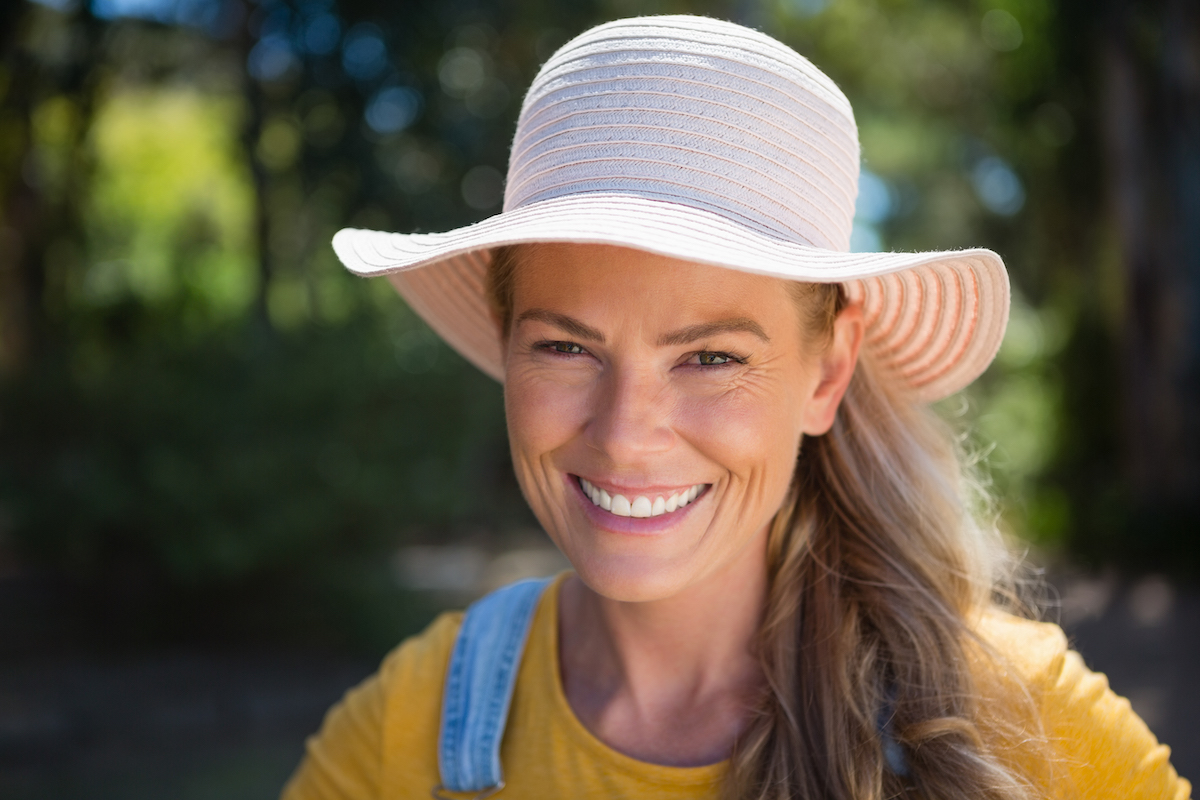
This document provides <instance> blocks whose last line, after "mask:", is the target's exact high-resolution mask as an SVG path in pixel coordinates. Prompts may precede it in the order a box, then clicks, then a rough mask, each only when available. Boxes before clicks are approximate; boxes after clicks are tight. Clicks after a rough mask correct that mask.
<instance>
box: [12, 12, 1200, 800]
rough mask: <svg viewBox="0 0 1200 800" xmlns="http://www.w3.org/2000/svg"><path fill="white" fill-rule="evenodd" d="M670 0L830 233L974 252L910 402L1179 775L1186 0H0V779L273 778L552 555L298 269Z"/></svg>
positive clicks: (1199, 729)
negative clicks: (953, 370) (970, 315)
mask: <svg viewBox="0 0 1200 800" xmlns="http://www.w3.org/2000/svg"><path fill="white" fill-rule="evenodd" d="M674 12H691V13H706V14H712V15H715V16H720V17H724V18H729V19H734V20H737V21H740V22H743V23H745V24H748V25H752V26H754V27H758V28H760V29H762V30H765V31H767V32H768V33H771V34H772V35H774V36H776V37H778V38H780V39H782V40H783V41H785V42H787V43H788V44H790V45H791V46H793V47H795V48H796V49H797V50H799V51H800V52H801V53H803V54H805V55H807V56H809V57H810V58H811V59H812V60H813V61H814V62H815V63H816V64H818V65H819V66H820V67H821V68H822V69H823V70H825V71H826V72H827V73H828V74H829V75H830V76H831V77H833V78H834V79H835V80H836V81H837V82H838V84H839V85H840V86H841V87H842V88H843V89H844V90H845V92H846V93H847V95H848V96H849V97H850V99H851V101H852V102H853V104H854V107H855V110H856V114H857V115H858V122H859V127H860V135H861V139H862V142H863V159H864V160H863V169H864V172H863V179H862V183H861V192H860V199H859V204H858V216H857V220H856V226H855V234H854V246H855V247H856V249H862V250H874V249H901V250H909V249H935V248H936V249H940V248H947V247H961V246H975V245H982V246H987V247H991V248H993V249H995V250H997V251H998V252H1000V253H1001V254H1002V255H1003V256H1004V258H1005V260H1006V263H1007V264H1008V266H1009V269H1010V272H1011V274H1012V278H1013V282H1014V291H1015V297H1014V306H1013V314H1012V321H1011V324H1010V327H1009V331H1008V334H1007V336H1006V339H1005V343H1004V346H1003V348H1002V350H1001V353H1000V355H999V357H998V358H997V360H996V363H995V364H994V365H993V367H992V368H991V369H989V371H988V372H987V373H986V374H985V375H984V377H983V378H982V379H981V380H980V381H978V382H977V383H976V384H975V385H974V386H973V387H971V389H969V390H968V391H967V392H964V393H963V394H962V395H961V396H959V397H956V398H952V399H951V400H949V401H946V402H945V403H943V404H942V406H941V410H942V411H944V413H945V414H946V415H948V416H949V417H951V418H953V419H954V420H955V421H956V423H957V424H959V425H961V427H962V429H963V431H964V432H965V434H966V435H967V436H968V437H969V441H970V443H971V447H972V448H973V449H974V450H975V451H976V452H977V453H978V454H979V457H980V459H981V464H982V466H983V469H984V473H985V475H986V476H987V477H988V479H989V480H990V482H991V489H992V491H993V493H994V495H995V497H996V501H997V513H998V514H999V519H1000V524H1001V525H1002V526H1003V527H1004V528H1005V529H1006V530H1008V531H1009V532H1011V533H1012V535H1013V536H1014V537H1015V538H1016V539H1017V540H1018V541H1019V542H1023V543H1027V546H1028V547H1029V549H1030V554H1031V555H1030V559H1031V561H1033V562H1034V563H1037V564H1043V565H1046V566H1048V567H1049V568H1050V583H1051V585H1052V586H1053V587H1054V589H1055V591H1053V592H1051V594H1050V596H1051V597H1052V598H1057V599H1055V600H1053V601H1052V602H1051V604H1050V607H1049V608H1048V609H1047V616H1048V617H1049V618H1051V619H1058V620H1061V622H1062V623H1063V625H1064V627H1065V628H1067V630H1068V632H1069V633H1070V634H1071V635H1072V636H1073V637H1074V640H1075V642H1076V643H1077V645H1078V647H1079V648H1080V650H1081V651H1082V652H1083V653H1084V655H1085V657H1086V658H1087V659H1088V661H1089V663H1090V664H1091V665H1092V666H1093V667H1094V668H1096V669H1100V670H1102V671H1105V672H1106V673H1107V674H1108V675H1109V676H1110V678H1111V680H1112V682H1113V685H1114V688H1115V689H1116V690H1117V691H1119V692H1121V693H1123V694H1126V695H1128V696H1129V697H1130V698H1131V700H1132V702H1133V704H1134V707H1135V709H1136V710H1138V712H1139V713H1141V714H1142V715H1143V716H1144V717H1145V718H1146V719H1147V721H1148V722H1149V723H1150V724H1151V726H1152V728H1153V729H1154V730H1155V731H1156V732H1157V733H1158V734H1159V735H1160V737H1161V738H1162V739H1163V740H1164V741H1166V742H1168V743H1169V744H1171V745H1172V746H1173V747H1174V749H1175V758H1174V760H1175V763H1176V765H1177V767H1178V768H1179V769H1180V772H1181V773H1183V774H1184V775H1185V776H1192V777H1195V776H1197V775H1200V726H1197V724H1196V723H1195V720H1196V719H1198V718H1200V692H1198V691H1197V688H1196V687H1195V686H1193V685H1191V684H1192V683H1194V681H1191V680H1189V676H1190V675H1191V674H1192V673H1194V667H1192V665H1194V664H1195V663H1198V661H1200V658H1198V657H1200V652H1198V651H1200V630H1197V626H1198V625H1200V615H1198V612H1200V595H1198V594H1197V591H1196V589H1195V588H1194V587H1195V586H1196V577H1197V570H1198V568H1200V537H1198V536H1197V532H1198V530H1200V526H1198V522H1200V421H1198V420H1200V414H1198V413H1197V412H1198V411H1200V11H1198V10H1197V8H1196V6H1195V4H1194V3H1190V2H1185V0H1150V1H1148V2H1138V3H1134V2H1119V1H1118V0H1101V1H1100V2H1087V3H1085V2H1082V1H1081V0H1060V1H1059V2H1042V1H1041V0H987V1H986V2H968V1H966V0H953V1H952V0H728V1H723V2H719V1H718V0H693V1H692V2H684V1H683V0H680V1H679V2H669V1H668V0H661V2H655V1H653V0H646V1H644V2H634V1H633V0H587V1H586V2H576V3H570V4H566V3H552V2H548V0H440V1H439V2H433V1H432V0H429V1H427V2H425V1H422V0H406V2H403V3H397V2H390V3H383V2H372V1H371V0H305V1H303V2H302V1H301V0H262V2H246V1H245V0H93V2H90V3H89V2H85V1H84V0H42V2H36V3H35V2H29V1H28V0H13V2H9V3H5V4H3V6H2V7H0V795H2V796H4V797H6V798H7V797H15V798H26V797H28V798H50V797H55V798H59V797H61V798H73V797H84V796H86V797H131V798H140V797H147V798H150V797H172V798H175V797H183V798H189V797H197V798H201V797H203V798H207V797H218V796H219V797H222V798H228V797H241V796H245V797H251V796H255V797H257V796H262V795H264V794H266V795H272V794H274V793H275V792H276V791H277V789H278V786H279V785H280V783H281V782H282V780H283V779H284V777H285V776H286V775H287V774H288V772H289V771H290V770H291V769H292V767H293V766H294V765H295V763H296V761H297V760H298V758H299V755H300V742H301V741H302V738H303V736H304V735H305V734H306V733H309V732H311V731H312V730H313V729H314V728H315V726H316V725H317V724H318V723H319V719H320V715H321V713H322V712H323V710H324V709H325V708H326V707H327V706H328V704H329V703H330V702H331V701H332V700H333V699H335V698H336V697H337V696H339V695H340V693H341V692H342V691H344V689H345V688H346V687H347V686H349V685H351V684H352V683H353V682H354V681H356V680H358V679H359V678H361V677H362V676H363V675H365V674H367V673H368V672H369V671H370V670H371V668H372V665H373V664H374V663H376V662H377V659H378V658H379V657H380V656H381V654H382V653H384V652H386V650H387V649H388V648H390V647H391V646H393V645H394V644H395V643H396V642H398V641H399V640H400V638H402V637H403V636H405V635H407V634H409V633H412V632H414V631H416V630H419V629H420V628H421V627H422V626H423V625H424V624H425V623H426V622H427V621H428V620H429V619H430V618H431V617H432V615H433V614H435V613H437V611H438V610H440V609H442V608H446V607H450V606H455V605H461V604H462V603H464V602H466V601H467V600H469V599H470V598H471V597H472V596H474V595H476V594H478V593H479V592H481V591H484V590H486V589H487V588H488V587H489V586H494V585H498V584H500V583H503V582H504V581H506V580H508V579H510V578H513V577H519V576H521V575H526V574H532V573H538V572H547V571H552V570H554V569H556V568H558V566H559V565H560V564H561V561H560V560H559V559H558V558H557V557H556V555H555V554H554V552H553V551H552V549H551V548H550V546H549V544H548V542H547V541H546V540H545V537H544V536H543V535H542V534H541V533H540V532H538V531H537V529H536V525H535V523H534V521H533V520H532V518H531V517H530V515H529V513H528V512H527V511H526V510H525V508H524V504H523V502H522V501H521V499H520V496H519V493H518V490H517V488H516V484H515V481H514V479H513V477H512V474H511V470H510V467H509V465H508V453H507V446H506V443H505V437H504V430H503V417H502V400H501V395H500V390H499V387H498V386H496V385H495V384H493V383H492V382H491V381H490V380H489V379H487V378H485V377H483V376H482V375H479V374H477V373H476V372H475V371H474V370H473V369H472V368H471V367H470V366H469V365H467V364H466V363H465V362H464V361H463V360H462V359H460V358H459V357H458V356H457V355H455V354H454V353H453V352H452V351H450V350H449V349H448V348H446V347H445V346H444V345H443V344H441V343H440V341H439V340H438V339H437V338H436V336H434V335H433V334H432V333H431V332H430V331H429V330H428V328H426V327H425V326H424V324H423V323H421V322H420V321H419V320H418V319H416V318H415V316H414V315H413V314H412V313H411V312H410V311H409V310H408V309H407V308H406V307H405V306H404V304H403V302H402V301H400V300H399V299H398V298H397V297H396V296H395V295H394V293H393V292H392V290H391V289H390V287H389V286H388V285H387V284H386V283H384V282H374V283H372V282H367V281H361V280H358V279H355V278H352V277H350V276H349V275H347V274H346V273H344V272H343V270H342V269H341V268H340V267H339V266H338V264H337V263H336V259H335V258H334V256H333V253H332V250H331V249H330V247H329V240H330V238H331V236H332V234H333V233H334V232H335V231H336V230H338V229H339V228H341V227H343V226H347V225H353V226H359V227H371V228H379V229H388V230H397V231H422V230H424V231H428V230H445V229H448V228H452V227H455V226H458V225H462V224H466V223H468V222H471V221H474V220H477V219H480V218H482V217H485V216H488V215H490V214H493V213H496V212H497V211H498V210H499V207H500V202H501V198H502V191H503V173H504V170H505V166H506V158H507V150H508V143H509V141H510V138H511V135H512V130H513V126H514V122H515V118H516V114H517V111H518V109H519V105H520V98H521V94H522V92H523V91H524V87H525V86H526V85H527V83H528V82H529V80H530V79H531V78H532V76H533V74H534V72H535V71H536V69H537V67H538V65H539V64H540V63H541V62H542V61H543V60H544V59H545V58H546V57H547V56H548V55H549V54H550V53H551V52H552V51H553V49H554V48H555V47H557V46H558V45H559V44H561V43H562V42H564V41H565V40H566V39H567V38H569V37H570V36H572V35H574V34H575V33H578V32H580V31H582V30H583V29H585V28H586V27H588V26H589V25H592V24H595V23H598V22H601V21H604V20H608V19H612V18H616V17H620V16H629V15H635V14H643V13H674Z"/></svg>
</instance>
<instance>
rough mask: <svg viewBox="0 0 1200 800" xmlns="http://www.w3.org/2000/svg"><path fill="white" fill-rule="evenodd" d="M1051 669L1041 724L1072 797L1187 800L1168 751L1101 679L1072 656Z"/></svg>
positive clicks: (1188, 787) (1070, 653)
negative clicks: (1050, 741) (1066, 777)
mask: <svg viewBox="0 0 1200 800" xmlns="http://www.w3.org/2000/svg"><path fill="white" fill-rule="evenodd" d="M1056 666H1057V667H1058V669H1056V670H1055V672H1056V673H1057V674H1055V675H1052V676H1051V680H1050V681H1049V686H1048V687H1047V689H1048V691H1047V693H1046V695H1045V701H1044V704H1045V705H1044V710H1043V718H1044V720H1045V723H1044V724H1045V725H1046V731H1047V733H1048V734H1049V735H1050V737H1051V739H1052V741H1054V742H1055V743H1056V744H1057V748H1058V753H1059V756H1060V764H1061V765H1062V769H1063V770H1064V771H1066V772H1068V773H1069V775H1070V777H1071V781H1070V788H1071V789H1072V790H1073V792H1074V794H1075V795H1076V796H1078V797H1084V798H1101V797H1120V798H1122V800H1140V798H1145V800H1151V798H1154V799H1155V800H1162V799H1163V798H1173V800H1187V798H1189V797H1191V793H1192V787H1191V784H1189V783H1188V782H1187V781H1186V780H1183V779H1181V778H1180V777H1179V776H1178V775H1177V774H1176V772H1175V769H1174V768H1173V767H1172V766H1171V761H1170V758H1171V749H1170V748H1169V747H1167V746H1166V745H1163V744H1159V743H1158V740H1157V739H1155V738H1154V734H1152V733H1151V732H1150V729H1149V728H1147V727H1146V723H1144V722H1142V720H1141V718H1140V717H1138V715H1137V714H1135V713H1134V712H1133V709H1132V708H1131V707H1130V705H1129V701H1128V700H1126V699H1125V698H1124V697H1118V696H1117V695H1116V694H1114V693H1113V692H1112V690H1111V689H1109V688H1108V679H1107V678H1106V677H1105V676H1104V675H1102V674H1099V673H1096V672H1092V671H1090V670H1089V669H1088V668H1087V667H1085V666H1084V664H1083V659H1082V658H1081V657H1080V656H1079V654H1078V653H1076V652H1075V651H1073V650H1072V651H1067V652H1064V653H1063V654H1062V656H1061V659H1060V660H1059V662H1058V664H1056Z"/></svg>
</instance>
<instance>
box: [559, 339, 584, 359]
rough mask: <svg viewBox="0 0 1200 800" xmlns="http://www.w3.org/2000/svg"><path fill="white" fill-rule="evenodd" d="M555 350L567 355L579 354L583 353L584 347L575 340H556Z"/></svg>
mask: <svg viewBox="0 0 1200 800" xmlns="http://www.w3.org/2000/svg"><path fill="white" fill-rule="evenodd" d="M553 347H554V352H556V353H566V354H567V355H572V356H577V355H581V354H582V353H583V348H582V347H580V346H579V345H577V344H575V343H574V342H555V343H554V344H553Z"/></svg>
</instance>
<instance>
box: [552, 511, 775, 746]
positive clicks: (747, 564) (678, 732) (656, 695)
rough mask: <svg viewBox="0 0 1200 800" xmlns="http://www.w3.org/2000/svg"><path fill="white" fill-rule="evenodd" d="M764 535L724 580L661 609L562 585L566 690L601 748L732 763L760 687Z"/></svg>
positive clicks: (706, 583) (695, 587) (577, 584)
mask: <svg viewBox="0 0 1200 800" xmlns="http://www.w3.org/2000/svg"><path fill="white" fill-rule="evenodd" d="M765 533H766V532H765V531H764V532H763V535H762V536H761V537H760V539H761V540H762V541H761V542H756V543H754V544H753V545H751V546H750V547H747V548H746V552H745V554H744V555H743V557H742V558H739V559H736V560H734V561H733V562H732V563H730V564H729V565H728V566H727V567H726V568H725V569H724V570H722V571H721V572H719V573H716V574H712V575H708V576H706V577H704V578H702V579H700V580H699V581H697V582H696V583H694V584H692V585H690V586H688V587H686V588H685V589H684V590H683V591H681V592H679V593H677V594H675V595H673V596H671V597H668V598H664V599H662V600H654V601H649V602H642V603H623V602H618V601H613V600H609V599H607V598H605V597H602V596H600V595H598V594H596V593H595V592H593V591H592V590H591V589H589V588H588V587H587V586H586V585H584V583H583V582H582V581H581V580H579V578H577V577H572V578H570V579H569V580H568V581H566V582H565V583H564V584H563V586H562V593H561V596H560V601H559V608H560V615H559V648H560V653H559V656H560V664H561V665H562V673H563V674H562V681H563V688H564V691H565V693H566V696H567V700H568V702H569V703H570V705H571V708H572V710H573V711H574V712H575V714H576V716H577V717H578V718H579V719H580V721H581V722H582V723H583V724H584V726H585V727H587V728H588V730H590V731H591V732H592V733H593V734H594V735H595V736H597V738H599V739H600V740H601V741H603V742H604V743H606V744H607V745H609V746H610V747H612V748H614V749H615V750H618V751H620V752H622V753H625V754H626V755H629V756H632V757H634V758H637V759H640V760H643V761H649V762H652V763H656V764H667V765H672V766H698V765H701V764H711V763H715V762H717V761H721V760H722V759H724V758H726V757H727V756H728V755H729V752H730V750H731V748H732V746H733V743H734V741H735V740H736V739H737V736H738V734H739V733H740V732H741V730H742V728H743V727H744V725H745V722H746V720H747V717H748V715H749V713H751V710H752V708H753V705H754V702H755V699H756V698H757V695H758V692H759V690H760V687H761V686H762V673H761V670H760V668H759V665H758V662H757V660H756V659H755V657H754V654H753V647H752V646H753V640H754V637H755V635H756V633H757V630H758V626H759V621H760V619H761V616H762V609H763V605H764V601H765V597H766V584H767V578H766V549H765V539H766V535H765Z"/></svg>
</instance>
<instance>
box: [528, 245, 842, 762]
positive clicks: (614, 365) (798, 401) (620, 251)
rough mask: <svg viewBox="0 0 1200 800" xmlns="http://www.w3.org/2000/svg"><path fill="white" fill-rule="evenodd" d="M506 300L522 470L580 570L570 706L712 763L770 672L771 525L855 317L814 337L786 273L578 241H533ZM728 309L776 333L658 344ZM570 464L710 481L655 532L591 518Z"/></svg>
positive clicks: (539, 511)
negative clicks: (759, 636)
mask: <svg viewBox="0 0 1200 800" xmlns="http://www.w3.org/2000/svg"><path fill="white" fill-rule="evenodd" d="M512 312H513V320H514V323H513V325H512V327H511V328H510V331H509V336H508V339H507V341H506V343H505V385H504V394H505V408H506V413H507V416H508V431H509V441H510V444H511V448H512V456H513V464H514V466H515V468H516V473H517V478H518V480H519V482H520V485H521V489H522V491H523V492H524V494H525V497H526V499H527V500H528V502H529V505H530V506H531V507H532V509H533V511H534V513H535V514H536V515H537V518H538V520H539V521H540V522H541V523H542V525H543V527H544V528H545V529H546V531H547V532H548V533H549V534H550V537H551V538H552V539H553V540H554V542H555V543H556V544H557V545H558V546H559V548H560V549H561V550H562V551H563V553H564V554H566V556H567V558H569V559H570V561H571V563H572V565H573V566H574V567H575V570H576V572H577V573H578V577H577V578H572V579H569V580H568V581H566V582H565V583H564V584H563V586H562V590H561V594H560V606H559V607H560V615H559V656H560V667H561V670H562V676H561V677H562V682H563V689H564V692H565V693H566V696H567V701H568V702H569V704H570V706H571V708H572V710H573V711H574V712H575V714H576V716H577V717H578V718H579V720H580V722H581V723H582V724H583V725H584V726H585V727H586V728H587V729H588V730H589V731H591V732H592V733H593V734H594V735H595V736H597V737H598V738H599V739H600V740H601V741H602V742H604V743H606V744H607V745H608V746H610V747H613V748H614V749H616V750H618V751H620V752H622V753H625V754H626V755H629V756H632V757H634V758H638V759H641V760H644V761H649V762H653V763H657V764H668V765H677V766H693V765H699V764H710V763H715V762H717V761H719V760H721V759H723V758H725V757H726V756H728V754H729V750H730V748H731V747H732V746H733V743H734V742H735V741H736V738H737V735H738V733H739V731H741V730H742V729H743V727H744V725H745V722H746V715H747V713H748V712H747V709H748V708H751V707H752V706H753V702H754V697H755V696H756V693H757V692H758V691H759V687H760V686H761V682H762V675H761V671H760V669H759V667H758V662H757V660H756V658H755V656H754V652H753V646H752V642H753V639H754V636H755V632H756V631H757V627H758V621H759V618H760V617H761V613H762V606H763V601H764V597H765V593H766V586H767V579H766V538H767V530H768V527H769V524H770V521H771V518H772V517H773V516H774V514H775V512H776V511H777V510H778V509H779V507H780V505H781V504H782V503H783V501H784V499H785V497H786V494H787V490H788V486H789V484H790V481H791V477H792V471H793V465H794V463H795V459H796V455H797V451H798V449H799V447H800V442H801V439H802V437H803V436H805V435H819V434H821V433H824V432H825V431H826V430H828V429H829V426H830V425H831V424H832V422H833V418H834V414H835V412H836V410H837V404H838V402H840V400H841V397H842V394H843V393H844V392H845V389H846V386H847V385H848V384H849V381H850V377H851V375H852V374H853V371H854V364H855V360H856V358H857V353H858V346H859V343H860V342H861V340H862V318H861V313H860V312H859V310H858V309H857V308H853V307H852V308H849V309H846V310H844V311H843V312H841V314H840V315H839V317H838V319H837V320H836V322H835V323H834V329H833V332H832V335H831V336H830V337H828V338H824V339H822V340H821V341H819V342H813V341H806V340H805V336H804V335H803V333H802V329H801V321H800V312H799V309H798V308H797V305H796V302H795V300H794V298H793V295H792V293H791V292H790V291H789V289H788V286H787V284H786V283H785V282H784V281H781V280H778V279H774V278H768V277H763V276H755V275H748V274H744V273H739V272H734V271H731V270H725V269H721V268H717V267H707V266H701V265H697V264H691V263H687V262H682V261H677V260H674V259H670V258H665V257H661V256H656V255H651V254H648V253H644V252H640V251H636V250H629V249H624V248H616V247H606V246H599V245H574V244H559V245H538V246H536V247H531V248H525V249H523V250H522V251H521V252H520V257H519V259H518V263H517V266H516V270H515V273H514V285H513V308H512ZM523 315H524V316H525V317H526V318H525V319H522V317H523ZM556 315H557V316H556ZM563 316H565V317H568V318H570V320H571V321H572V322H568V323H566V326H565V327H564V322H563V319H562V317H563ZM728 320H743V321H745V320H749V321H750V322H751V323H753V325H756V326H757V327H758V328H759V329H760V330H761V332H762V333H764V334H765V336H766V340H765V341H764V339H763V338H761V337H760V336H758V335H756V334H755V333H754V332H751V331H748V330H737V331H733V330H725V331H722V332H716V333H713V332H709V333H708V334H707V335H705V336H704V337H702V338H699V339H696V340H694V341H688V342H685V343H683V344H664V343H663V340H664V339H666V338H668V337H666V334H669V333H673V332H677V331H679V330H681V329H683V328H689V327H692V326H696V325H710V324H711V323H716V322H722V321H728ZM743 327H745V326H744V325H743ZM568 328H573V329H574V330H568ZM597 337H600V338H601V339H602V341H599V340H597ZM576 476H582V477H585V478H587V479H589V480H591V481H593V482H595V483H597V484H599V485H601V486H605V485H608V486H610V487H613V486H619V487H630V488H634V489H636V488H645V489H650V488H654V489H658V490H664V493H666V492H669V491H670V490H671V489H674V488H678V489H685V488H687V487H690V486H692V485H693V484H705V485H706V486H707V487H708V488H707V490H706V491H705V493H703V494H701V495H700V496H699V497H698V499H697V500H696V501H695V502H694V503H692V504H691V505H690V506H688V507H687V508H686V509H683V512H686V513H683V512H678V513H679V516H678V517H675V518H674V520H673V521H671V522H670V523H669V524H667V525H666V526H665V527H664V528H662V529H658V530H655V531H654V532H652V533H647V532H646V531H647V529H645V528H642V529H639V528H638V527H637V526H638V521H632V520H629V519H627V518H622V517H616V516H606V515H604V513H603V512H597V511H596V509H595V508H594V507H593V506H591V504H590V501H589V500H587V499H585V498H584V497H583V495H582V493H581V492H580V491H579V490H578V489H577V488H576V485H575V483H574V482H575V480H576ZM637 493H638V492H632V493H631V494H637ZM627 496H629V495H627ZM598 513H599V516H597V514H598ZM670 517H671V515H667V517H663V518H658V519H668V518H670ZM639 530H640V533H639Z"/></svg>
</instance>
